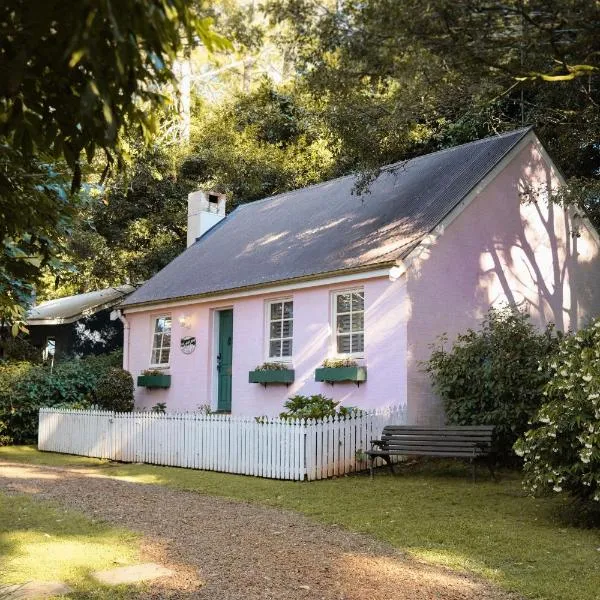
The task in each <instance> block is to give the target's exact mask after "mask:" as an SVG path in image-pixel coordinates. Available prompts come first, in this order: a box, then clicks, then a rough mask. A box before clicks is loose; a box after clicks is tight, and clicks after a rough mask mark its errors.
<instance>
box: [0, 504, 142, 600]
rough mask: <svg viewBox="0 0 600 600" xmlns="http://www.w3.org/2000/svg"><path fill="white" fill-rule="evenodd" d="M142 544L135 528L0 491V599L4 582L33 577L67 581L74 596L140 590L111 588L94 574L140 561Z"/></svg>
mask: <svg viewBox="0 0 600 600" xmlns="http://www.w3.org/2000/svg"><path fill="white" fill-rule="evenodd" d="M138 546H139V544H138V538H137V536H136V535H135V534H133V533H131V532H128V531H125V530H123V529H117V528H113V527H109V526H107V525H105V524H102V523H97V522H94V521H92V520H90V519H88V518H87V517H84V516H83V515H80V514H79V513H77V512H74V511H65V510H64V509H61V508H58V507H55V506H53V505H52V504H50V503H48V502H40V501H38V500H36V499H32V498H30V497H27V496H23V495H15V496H13V495H4V494H0V597H2V585H4V584H19V583H26V582H28V581H63V582H65V583H67V584H68V585H70V586H71V587H72V588H73V589H74V590H75V593H74V594H73V595H72V596H70V597H74V598H106V599H107V600H108V599H111V598H130V597H133V596H134V594H135V591H136V590H138V591H139V588H135V589H134V588H133V587H126V586H119V587H116V588H115V587H113V588H107V587H104V586H101V585H99V584H98V583H97V582H96V581H94V580H92V579H91V573H92V572H93V571H96V570H102V569H110V568H113V567H116V566H122V565H127V564H133V563H135V562H137V554H138Z"/></svg>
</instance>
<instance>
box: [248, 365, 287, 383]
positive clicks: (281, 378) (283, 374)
mask: <svg viewBox="0 0 600 600" xmlns="http://www.w3.org/2000/svg"><path fill="white" fill-rule="evenodd" d="M294 374H295V372H294V370H293V369H278V370H272V371H250V373H248V381H249V382H250V383H262V384H263V385H265V386H266V385H267V384H268V383H285V384H286V385H289V384H290V383H293V382H294Z"/></svg>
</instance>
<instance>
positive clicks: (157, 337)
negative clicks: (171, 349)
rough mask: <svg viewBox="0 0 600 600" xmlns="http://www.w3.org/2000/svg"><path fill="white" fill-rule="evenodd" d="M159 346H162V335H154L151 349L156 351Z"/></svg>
mask: <svg viewBox="0 0 600 600" xmlns="http://www.w3.org/2000/svg"><path fill="white" fill-rule="evenodd" d="M161 346H162V333H155V334H154V342H153V345H152V349H153V350H156V349H157V348H160V347H161Z"/></svg>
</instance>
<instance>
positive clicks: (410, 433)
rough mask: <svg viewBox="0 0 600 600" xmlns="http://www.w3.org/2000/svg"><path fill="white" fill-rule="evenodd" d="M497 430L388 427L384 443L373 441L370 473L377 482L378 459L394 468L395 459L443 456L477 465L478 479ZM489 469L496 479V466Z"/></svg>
mask: <svg viewBox="0 0 600 600" xmlns="http://www.w3.org/2000/svg"><path fill="white" fill-rule="evenodd" d="M493 433H494V427H492V426H488V425H476V426H458V425H456V426H449V427H418V426H412V425H387V426H386V427H384V428H383V433H382V434H381V439H380V440H371V450H369V451H367V452H366V454H367V455H368V456H369V459H370V472H371V478H373V469H374V463H375V459H376V458H377V457H378V456H379V457H381V458H383V459H384V460H385V461H386V462H387V464H388V465H389V466H390V469H391V471H392V473H393V472H394V465H393V464H392V459H391V457H392V456H396V455H401V456H439V457H440V458H443V457H450V458H464V459H468V460H470V461H471V463H472V465H473V479H475V459H478V458H482V457H488V458H490V459H491V453H492V436H493ZM487 463H488V468H489V469H490V472H491V474H492V477H494V478H495V475H494V470H493V464H492V461H491V460H488V461H487Z"/></svg>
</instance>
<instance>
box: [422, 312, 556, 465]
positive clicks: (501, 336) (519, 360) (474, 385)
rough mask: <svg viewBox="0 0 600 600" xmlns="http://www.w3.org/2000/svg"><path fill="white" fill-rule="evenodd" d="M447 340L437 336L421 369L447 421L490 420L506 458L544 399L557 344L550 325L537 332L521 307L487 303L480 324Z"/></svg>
mask: <svg viewBox="0 0 600 600" xmlns="http://www.w3.org/2000/svg"><path fill="white" fill-rule="evenodd" d="M446 342H447V339H446V338H445V337H442V338H441V340H440V342H439V345H436V346H434V348H433V352H432V354H431V358H430V359H429V361H427V362H426V363H425V364H424V369H425V371H426V372H427V373H429V375H430V376H431V380H432V382H433V386H434V389H435V390H436V392H437V393H438V394H439V395H440V396H441V398H442V400H443V404H444V408H445V411H446V416H447V419H448V421H449V423H453V424H456V425H494V426H495V427H496V430H495V435H496V442H495V443H496V451H497V452H498V456H499V458H501V459H502V460H510V457H511V456H513V454H512V446H513V444H514V443H515V441H516V440H517V438H518V437H519V436H520V435H522V434H523V433H524V432H525V430H526V429H527V427H528V422H529V421H530V419H531V418H532V417H533V415H534V414H535V413H536V411H537V410H538V408H539V407H540V406H541V404H542V402H543V400H544V395H543V389H544V386H545V384H546V383H547V382H548V380H549V378H550V373H551V371H550V368H549V367H548V365H547V360H546V359H547V358H548V357H549V356H552V355H553V354H554V353H555V352H556V348H557V344H558V336H557V335H555V332H554V328H553V326H552V325H549V326H548V327H547V328H546V330H545V331H544V332H541V333H539V332H538V331H537V330H536V329H535V327H534V326H533V325H532V323H531V322H530V320H529V316H528V315H527V314H526V313H524V312H521V311H518V310H513V309H510V308H506V309H491V310H490V312H489V313H488V315H487V316H486V317H485V319H484V320H483V322H482V324H481V329H479V330H478V331H475V330H472V329H469V330H468V331H467V332H466V333H463V334H460V335H459V336H458V337H457V339H456V341H455V342H454V343H453V344H452V346H451V347H450V348H448V349H446V348H445V347H444V346H445V344H446ZM540 364H541V365H542V366H541V367H540Z"/></svg>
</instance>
